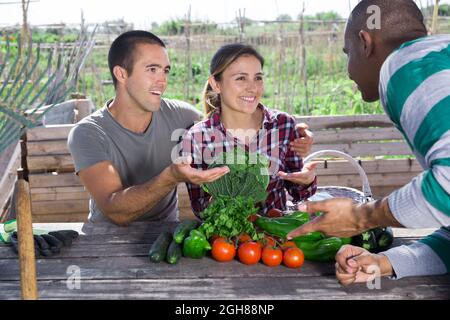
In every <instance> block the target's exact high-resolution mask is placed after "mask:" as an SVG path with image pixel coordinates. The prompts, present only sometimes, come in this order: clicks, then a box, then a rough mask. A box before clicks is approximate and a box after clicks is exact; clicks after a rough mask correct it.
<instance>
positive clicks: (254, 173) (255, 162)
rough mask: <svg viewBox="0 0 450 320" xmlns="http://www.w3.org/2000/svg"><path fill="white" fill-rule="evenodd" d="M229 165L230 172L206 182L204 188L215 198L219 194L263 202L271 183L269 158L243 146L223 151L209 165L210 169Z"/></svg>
mask: <svg viewBox="0 0 450 320" xmlns="http://www.w3.org/2000/svg"><path fill="white" fill-rule="evenodd" d="M224 165H227V166H228V167H229V168H230V172H229V173H227V174H226V175H224V176H223V177H221V178H219V179H217V180H216V181H213V182H209V183H205V184H204V185H202V187H203V189H204V190H205V191H206V192H207V193H209V194H210V195H211V196H212V197H213V198H217V197H219V196H229V197H237V196H242V197H248V198H252V199H253V201H254V202H263V201H264V200H266V197H267V191H266V189H267V186H268V185H269V179H270V177H269V160H268V159H267V157H266V156H264V155H261V154H259V153H249V152H246V151H244V150H242V149H241V148H234V149H233V150H232V151H229V152H222V153H221V154H220V155H219V156H218V157H216V159H214V161H213V162H212V163H211V164H210V165H209V166H208V168H209V169H212V168H215V167H221V166H224Z"/></svg>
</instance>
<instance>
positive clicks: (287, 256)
mask: <svg viewBox="0 0 450 320" xmlns="http://www.w3.org/2000/svg"><path fill="white" fill-rule="evenodd" d="M304 261H305V256H304V255H303V251H302V250H300V249H299V248H289V249H287V250H286V251H285V252H284V255H283V263H284V265H285V266H286V267H288V268H300V267H301V266H302V265H303V262H304Z"/></svg>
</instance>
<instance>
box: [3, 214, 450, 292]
mask: <svg viewBox="0 0 450 320" xmlns="http://www.w3.org/2000/svg"><path fill="white" fill-rule="evenodd" d="M33 227H34V228H35V229H45V230H63V229H72V230H77V231H78V232H80V237H79V238H78V239H77V240H75V241H74V243H73V245H72V246H71V247H64V248H63V249H62V251H61V253H60V254H59V255H57V256H54V257H51V258H45V259H37V273H38V291H39V298H40V299H271V300H273V299H288V300H292V299H313V300H315V299H333V300H336V299H363V300H366V299H449V298H450V275H445V276H430V277H411V278H405V279H400V280H390V279H387V278H382V279H381V282H380V286H379V287H380V288H379V289H376V288H375V289H370V288H368V286H367V284H365V283H364V284H356V285H352V286H349V287H342V286H341V285H340V284H339V283H338V282H337V281H336V278H335V275H334V264H333V263H313V262H309V261H305V263H304V265H303V266H302V267H301V268H299V269H289V268H287V267H285V266H278V267H272V268H271V267H267V266H265V265H263V264H262V263H259V264H257V265H253V266H247V265H244V264H242V263H240V262H238V261H237V260H235V261H232V262H228V263H219V262H216V261H215V260H213V259H212V258H210V257H208V256H207V257H205V258H203V259H200V260H196V259H188V258H182V259H181V260H180V261H179V262H178V264H176V265H170V264H168V263H165V262H161V263H152V262H150V261H149V259H148V251H149V249H150V247H151V245H152V243H153V241H155V239H156V237H157V236H158V235H159V234H160V233H161V232H162V231H164V230H170V231H172V230H173V229H174V227H175V225H174V224H173V223H167V222H152V223H133V224H131V225H130V226H128V227H117V226H114V225H112V224H105V223H99V224H95V225H94V224H85V225H83V224H81V223H63V224H56V223H46V224H34V225H33ZM431 231H432V230H430V229H422V230H408V229H394V235H395V236H396V238H395V241H394V245H395V246H397V245H401V244H405V243H410V242H412V241H415V240H417V239H418V238H420V237H422V236H424V235H426V234H429V233H431ZM19 280H20V278H19V263H18V259H17V256H16V254H15V253H14V252H13V251H12V249H11V248H10V247H9V246H8V245H5V244H0V299H19V298H20V282H19Z"/></svg>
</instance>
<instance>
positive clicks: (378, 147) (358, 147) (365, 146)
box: [311, 142, 411, 157]
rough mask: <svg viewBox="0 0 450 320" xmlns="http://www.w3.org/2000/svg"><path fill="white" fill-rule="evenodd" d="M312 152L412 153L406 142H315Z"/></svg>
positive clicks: (358, 154) (355, 153)
mask: <svg viewBox="0 0 450 320" xmlns="http://www.w3.org/2000/svg"><path fill="white" fill-rule="evenodd" d="M311 150H312V152H315V151H320V150H338V151H342V152H345V153H347V154H349V155H351V156H352V157H365V156H372V157H375V156H382V155H383V156H384V155H411V149H410V148H409V146H408V145H407V144H406V143H405V142H385V143H347V144H343V143H340V144H313V146H312V148H311Z"/></svg>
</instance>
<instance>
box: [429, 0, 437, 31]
mask: <svg viewBox="0 0 450 320" xmlns="http://www.w3.org/2000/svg"><path fill="white" fill-rule="evenodd" d="M438 12H439V0H436V2H435V4H434V10H433V20H432V22H431V34H436V32H437V28H438V26H437V22H438V19H437V18H438Z"/></svg>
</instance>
